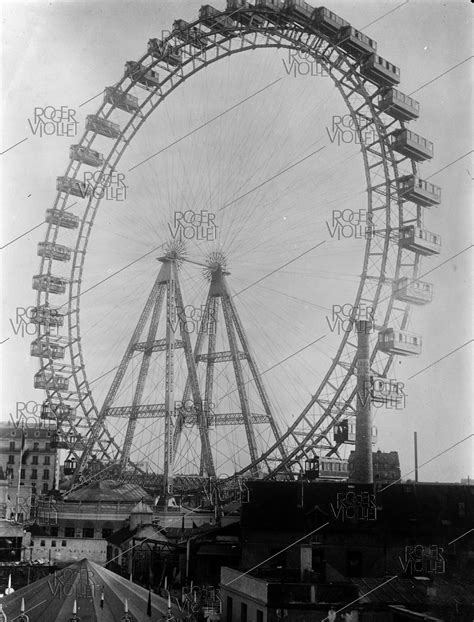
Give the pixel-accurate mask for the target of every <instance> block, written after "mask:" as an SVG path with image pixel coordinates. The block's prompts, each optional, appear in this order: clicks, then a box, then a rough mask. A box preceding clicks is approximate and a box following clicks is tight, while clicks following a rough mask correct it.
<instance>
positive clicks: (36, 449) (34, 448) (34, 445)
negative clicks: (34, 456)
mask: <svg viewBox="0 0 474 622" xmlns="http://www.w3.org/2000/svg"><path fill="white" fill-rule="evenodd" d="M39 447H40V444H39V443H33V451H39Z"/></svg>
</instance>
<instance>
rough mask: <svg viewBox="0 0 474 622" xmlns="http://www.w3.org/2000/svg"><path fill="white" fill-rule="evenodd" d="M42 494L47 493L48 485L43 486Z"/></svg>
mask: <svg viewBox="0 0 474 622" xmlns="http://www.w3.org/2000/svg"><path fill="white" fill-rule="evenodd" d="M43 492H48V484H47V483H45V484H43Z"/></svg>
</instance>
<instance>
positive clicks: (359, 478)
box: [350, 320, 374, 484]
mask: <svg viewBox="0 0 474 622" xmlns="http://www.w3.org/2000/svg"><path fill="white" fill-rule="evenodd" d="M356 328H357V407H356V440H355V452H354V464H353V471H352V475H351V478H350V481H351V482H353V483H356V484H373V482H374V474H373V464H372V412H371V397H370V332H371V330H372V322H371V321H370V320H357V322H356Z"/></svg>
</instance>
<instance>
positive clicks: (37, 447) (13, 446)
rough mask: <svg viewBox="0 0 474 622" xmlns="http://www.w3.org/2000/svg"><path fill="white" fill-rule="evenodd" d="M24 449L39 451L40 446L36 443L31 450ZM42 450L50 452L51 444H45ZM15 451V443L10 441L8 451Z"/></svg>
mask: <svg viewBox="0 0 474 622" xmlns="http://www.w3.org/2000/svg"><path fill="white" fill-rule="evenodd" d="M48 436H49V434H48ZM25 449H28V450H30V451H41V448H40V444H39V443H38V442H34V443H33V448H31V447H28V446H27V447H26V448H25ZM44 449H45V451H51V443H45V444H44ZM15 450H16V447H15V441H10V451H15Z"/></svg>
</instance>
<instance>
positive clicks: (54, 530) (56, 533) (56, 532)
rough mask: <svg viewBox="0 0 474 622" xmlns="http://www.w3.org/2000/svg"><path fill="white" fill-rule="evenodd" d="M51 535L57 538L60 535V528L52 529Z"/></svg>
mask: <svg viewBox="0 0 474 622" xmlns="http://www.w3.org/2000/svg"><path fill="white" fill-rule="evenodd" d="M51 535H52V536H57V535H58V528H57V527H51Z"/></svg>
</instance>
